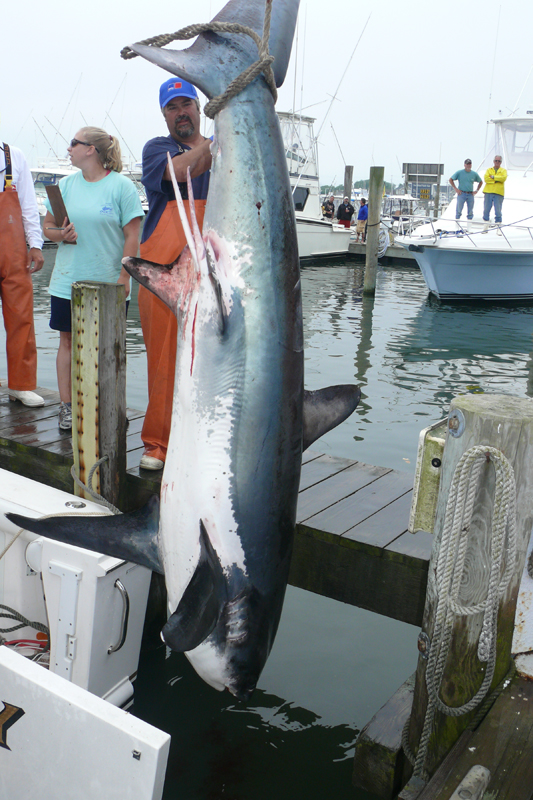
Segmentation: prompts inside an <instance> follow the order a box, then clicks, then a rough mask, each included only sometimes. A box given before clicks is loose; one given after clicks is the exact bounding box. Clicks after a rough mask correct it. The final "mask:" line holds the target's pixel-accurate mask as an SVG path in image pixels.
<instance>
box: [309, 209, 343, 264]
mask: <svg viewBox="0 0 533 800" xmlns="http://www.w3.org/2000/svg"><path fill="white" fill-rule="evenodd" d="M296 234H297V237H298V255H299V257H300V261H302V260H304V261H305V260H309V261H313V260H316V259H320V258H328V257H331V256H343V255H347V253H348V248H349V246H350V229H349V228H345V227H341V226H337V225H332V224H331V222H326V220H322V219H313V218H309V217H304V216H301V215H299V214H298V212H296Z"/></svg>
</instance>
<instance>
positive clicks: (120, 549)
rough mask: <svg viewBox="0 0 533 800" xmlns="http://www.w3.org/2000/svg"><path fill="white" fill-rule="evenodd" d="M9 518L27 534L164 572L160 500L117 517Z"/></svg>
mask: <svg viewBox="0 0 533 800" xmlns="http://www.w3.org/2000/svg"><path fill="white" fill-rule="evenodd" d="M6 517H7V518H8V519H9V520H10V521H11V522H13V523H14V524H15V525H18V526H19V527H20V528H23V529H24V530H27V531H32V532H33V533H37V534H39V535H40V536H46V537H47V538H48V539H54V540H55V541H59V542H66V543H67V544H74V545H76V546H77V547H84V548H85V549H86V550H93V551H94V552H97V553H104V554H105V555H108V556H114V557H115V558H123V559H124V560H125V561H132V562H133V563H134V564H141V565H142V566H143V567H148V569H151V570H154V572H160V573H163V566H162V562H161V558H160V556H159V547H158V529H159V498H158V497H156V496H155V495H154V496H152V497H151V498H150V500H149V501H148V502H147V504H146V505H145V506H143V508H141V509H139V510H138V511H132V512H130V513H128V514H118V515H117V516H92V517H84V516H82V515H81V514H76V515H73V516H71V517H48V518H47V519H34V518H31V517H24V516H22V515H21V514H12V513H8V514H6Z"/></svg>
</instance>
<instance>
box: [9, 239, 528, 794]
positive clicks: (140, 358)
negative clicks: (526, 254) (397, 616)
mask: <svg viewBox="0 0 533 800" xmlns="http://www.w3.org/2000/svg"><path fill="white" fill-rule="evenodd" d="M45 255H46V263H45V267H44V269H43V271H42V272H41V273H38V274H37V275H36V276H35V278H34V284H35V317H36V329H37V343H38V353H39V368H38V380H39V385H41V386H46V387H48V388H51V389H55V388H56V380H55V355H56V349H57V334H56V333H55V332H53V331H51V330H50V329H49V327H48V316H49V297H48V294H47V291H46V287H47V285H48V281H49V277H50V272H51V269H52V266H53V261H54V257H55V250H54V249H53V248H50V249H48V248H47V249H46V251H45ZM362 282H363V267H362V265H359V264H357V263H354V262H353V261H347V262H346V263H342V262H336V263H335V264H322V265H320V266H319V265H313V266H308V267H305V268H304V269H303V270H302V285H303V306H304V338H305V347H306V353H305V359H306V360H305V368H306V386H307V388H310V389H315V388H318V387H319V386H324V385H327V384H329V383H337V382H345V381H346V382H349V381H354V382H357V383H360V384H361V385H362V387H363V395H364V396H363V402H362V403H361V405H360V407H359V409H358V410H357V411H356V413H355V414H354V415H353V416H352V418H351V419H350V420H348V421H346V422H345V423H343V425H341V426H340V427H339V428H338V429H336V430H335V431H332V432H330V433H329V434H328V435H327V436H325V437H324V438H323V439H322V440H320V441H319V442H317V443H316V444H315V445H314V446H313V449H318V450H319V451H320V452H325V453H329V454H330V455H335V456H344V457H346V458H352V459H356V460H360V461H363V462H366V463H370V464H376V465H380V466H386V467H391V468H393V469H396V470H403V471H406V472H411V473H412V472H413V470H414V464H415V458H416V450H417V444H418V434H419V431H420V430H421V429H422V428H424V427H426V426H427V425H430V424H432V423H433V422H435V421H437V420H438V419H440V418H442V417H443V416H445V414H446V413H447V409H448V404H449V402H450V400H451V398H452V397H453V396H454V395H456V394H460V393H465V392H503V393H511V394H515V395H518V396H520V397H524V396H526V395H528V393H529V394H531V387H532V386H533V381H532V378H531V375H532V372H531V368H532V359H531V351H532V349H533V347H532V344H533V343H532V331H533V307H532V306H528V305H522V306H520V305H513V306H507V307H506V306H490V305H488V306H487V305H475V304H469V305H456V306H451V305H450V306H447V305H446V304H439V303H437V302H434V301H432V300H430V299H429V298H428V295H427V290H426V288H425V284H424V282H423V279H422V276H421V274H420V272H419V270H418V269H417V268H414V267H400V266H391V267H385V268H381V269H380V271H379V274H378V284H377V291H376V298H375V301H372V300H369V299H367V298H363V296H362ZM2 337H4V334H3V331H2V332H1V333H0V338H2ZM127 349H128V383H127V395H128V404H129V405H130V406H132V407H135V408H144V407H145V403H146V395H145V391H146V390H145V383H146V379H145V370H146V359H145V353H144V346H143V343H142V337H141V331H140V325H139V319H138V309H137V306H136V302H135V296H134V299H133V301H132V304H131V306H130V313H129V317H128V330H127ZM0 350H1V355H0V375H2V376H4V377H5V375H6V363H5V354H4V347H3V342H2V345H1V346H0ZM417 635H418V630H417V629H415V628H414V627H413V626H409V625H406V624H403V623H399V622H395V621H393V620H389V619H385V618H382V617H379V616H376V615H374V614H371V613H369V612H366V611H363V610H361V609H358V608H354V607H351V606H347V605H343V604H340V603H337V602H335V601H332V600H328V599H326V598H323V597H319V596H317V595H313V594H310V593H307V592H303V591H301V590H298V589H295V588H293V587H289V588H288V593H287V601H286V604H285V608H284V612H283V616H282V621H281V625H280V630H279V634H278V637H277V639H276V643H275V646H274V649H273V651H272V655H271V657H270V659H269V661H268V663H267V666H266V668H265V670H264V673H263V675H262V677H261V680H260V683H259V688H258V690H257V691H256V693H255V694H254V696H253V698H252V700H251V702H250V703H249V704H247V705H246V706H244V705H241V704H239V703H237V702H236V701H235V700H234V699H233V698H231V697H230V696H229V695H228V694H227V693H224V694H219V693H217V692H215V691H214V690H212V689H210V688H209V687H207V686H206V685H205V684H203V682H202V681H200V679H199V678H198V677H197V676H196V674H195V673H194V672H193V670H192V669H191V668H190V666H189V664H188V662H187V660H186V659H185V657H183V656H179V655H177V654H172V655H170V656H169V657H168V658H166V655H167V654H166V652H165V649H164V648H163V647H159V648H157V649H154V650H151V651H148V652H145V653H144V655H143V657H142V660H141V665H140V670H139V677H138V682H137V688H136V696H135V703H134V707H133V713H135V714H138V715H139V716H140V717H142V718H143V719H146V720H147V721H149V722H151V723H153V724H154V725H157V726H158V727H161V728H163V729H164V730H166V731H168V732H169V733H171V734H172V737H173V742H172V749H171V755H170V758H169V769H168V773H167V782H166V788H165V795H164V797H165V798H167V800H170V798H176V797H186V798H187V800H206V799H207V798H213V799H214V798H216V799H217V800H219V799H220V798H222V797H228V798H231V800H250V798H251V797H253V798H256V799H257V800H263V798H264V800H267V799H268V800H270V799H271V798H272V797H273V796H276V797H279V798H281V800H289V798H291V800H292V799H293V798H294V797H300V796H301V797H304V796H305V797H307V798H310V800H322V798H324V797H328V796H335V797H337V798H339V799H340V800H344V798H346V800H348V798H352V800H367V795H365V794H364V793H358V792H356V791H355V790H353V789H352V788H351V782H350V781H351V769H352V759H351V756H352V753H353V743H354V741H355V738H356V735H357V732H358V730H359V729H360V728H361V727H362V726H363V725H364V724H365V723H366V722H367V721H368V720H369V719H370V717H371V716H372V715H373V714H374V713H375V711H377V709H378V708H379V707H380V706H381V705H382V704H383V703H384V702H385V701H386V700H387V699H388V698H389V697H390V695H391V694H392V693H393V692H394V691H395V690H396V688H397V687H398V686H399V685H400V684H401V683H402V682H403V681H404V680H405V679H406V678H407V677H408V676H409V675H410V674H411V673H412V671H413V670H414V668H415V665H416V660H417V649H416V638H417Z"/></svg>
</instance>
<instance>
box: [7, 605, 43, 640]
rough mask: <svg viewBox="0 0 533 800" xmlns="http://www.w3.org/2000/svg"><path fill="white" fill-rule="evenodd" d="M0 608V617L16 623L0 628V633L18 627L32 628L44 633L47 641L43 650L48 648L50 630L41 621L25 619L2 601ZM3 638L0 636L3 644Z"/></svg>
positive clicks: (17, 628)
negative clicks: (9, 626)
mask: <svg viewBox="0 0 533 800" xmlns="http://www.w3.org/2000/svg"><path fill="white" fill-rule="evenodd" d="M0 609H4V610H3V611H0V619H10V620H13V621H14V622H17V623H18V625H13V626H12V627H11V628H0V633H12V632H13V631H18V630H20V628H33V629H34V630H36V631H40V632H41V633H44V634H46V636H47V638H48V641H47V644H46V647H45V650H48V649H49V648H50V630H49V628H47V626H46V625H44V624H43V623H42V622H32V621H31V620H29V619H26V617H24V616H23V615H22V614H19V612H18V611H16V610H15V609H14V608H10V606H5V605H4V604H3V603H0ZM4 641H5V639H3V638H2V637H0V644H3V642H4Z"/></svg>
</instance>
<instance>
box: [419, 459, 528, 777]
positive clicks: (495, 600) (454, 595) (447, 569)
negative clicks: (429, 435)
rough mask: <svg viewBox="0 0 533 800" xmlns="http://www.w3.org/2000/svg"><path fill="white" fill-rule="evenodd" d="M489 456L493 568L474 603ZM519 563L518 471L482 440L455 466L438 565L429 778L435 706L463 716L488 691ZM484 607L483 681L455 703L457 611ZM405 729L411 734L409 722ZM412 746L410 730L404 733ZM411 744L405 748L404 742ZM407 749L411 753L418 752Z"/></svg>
mask: <svg viewBox="0 0 533 800" xmlns="http://www.w3.org/2000/svg"><path fill="white" fill-rule="evenodd" d="M488 461H490V462H492V464H493V466H494V470H495V476H496V477H495V488H494V507H493V513H492V536H491V541H490V547H491V552H490V574H489V580H488V587H487V596H486V598H485V600H483V601H482V602H480V603H476V604H474V605H471V606H465V605H463V604H462V603H461V602H460V600H459V594H460V590H461V582H462V579H463V573H464V569H465V559H466V552H467V546H468V538H469V533H470V524H471V521H472V514H473V510H474V503H475V500H476V496H477V492H478V484H479V477H480V473H481V469H482V467H483V465H484V464H486V463H487V462H488ZM515 564H516V484H515V478H514V471H513V468H512V466H511V464H510V463H509V461H508V460H507V459H506V457H505V456H504V455H503V453H501V452H500V451H499V450H497V449H496V448H494V447H486V446H483V445H478V446H476V447H472V448H471V449H470V450H467V451H466V452H465V453H464V454H463V456H462V457H461V459H460V461H459V463H458V464H457V467H456V469H455V472H454V476H453V480H452V485H451V487H450V494H449V498H448V504H447V507H446V515H445V520H444V527H443V533H442V540H441V544H440V550H439V554H438V557H437V565H436V591H437V608H436V612H435V628H434V632H433V639H432V642H431V647H430V651H429V658H428V663H427V667H426V685H427V691H428V705H427V709H426V716H425V719H424V726H423V729H422V734H421V737H420V743H419V747H418V754H417V756H416V760H415V761H414V772H413V774H414V775H415V776H418V777H421V778H423V779H424V780H427V779H428V778H427V773H426V772H425V769H424V765H425V760H426V756H427V750H428V744H429V739H430V736H431V733H432V728H433V720H434V716H435V711H437V710H439V711H441V712H442V713H443V714H446V715H447V716H453V717H458V716H461V715H463V714H467V713H468V712H470V711H473V709H474V708H476V707H477V706H478V705H479V704H480V703H481V701H482V700H483V699H484V698H485V696H486V695H487V693H488V691H489V689H490V685H491V683H492V679H493V677H494V669H495V666H496V634H497V618H498V608H499V602H500V599H501V598H502V596H503V595H504V593H505V591H506V589H507V586H508V585H509V581H510V580H511V576H512V574H513V572H514V568H515ZM479 613H483V624H482V629H481V634H480V637H479V642H478V658H479V660H480V661H481V662H484V663H486V664H487V666H486V669H485V675H484V678H483V681H482V684H481V686H480V688H479V689H478V691H477V692H476V694H475V695H474V697H472V698H471V700H469V701H468V702H467V703H465V704H464V705H462V706H459V707H456V708H452V707H451V706H448V705H447V704H446V703H444V701H443V700H442V699H441V698H440V697H439V691H440V687H441V684H442V680H443V676H444V667H445V665H446V659H447V657H448V653H449V650H450V644H451V639H452V634H453V623H454V618H455V617H456V616H471V615H473V614H479ZM405 733H406V734H407V726H406V730H405ZM403 738H404V741H405V744H406V746H407V735H405V736H404V737H403ZM404 749H405V748H404ZM408 749H409V748H408V747H407V749H406V755H407V756H408V758H412V754H411V753H410V752H408ZM413 760H414V759H413Z"/></svg>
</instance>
